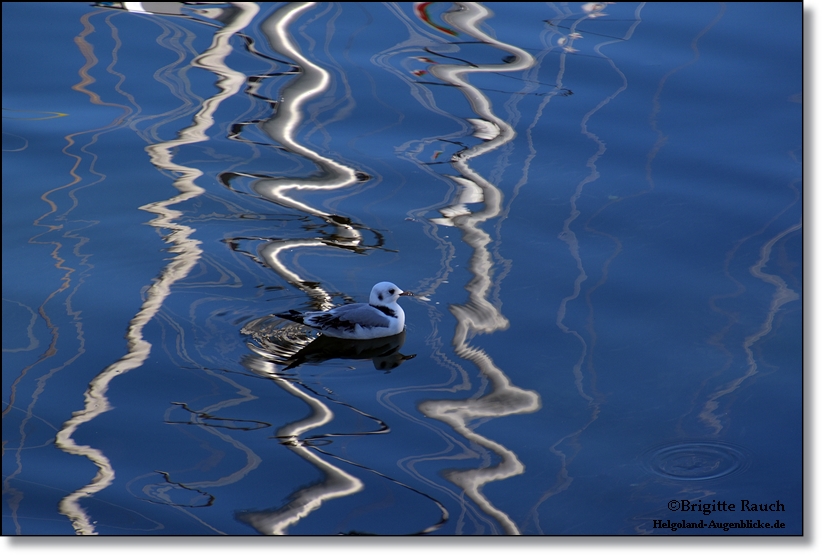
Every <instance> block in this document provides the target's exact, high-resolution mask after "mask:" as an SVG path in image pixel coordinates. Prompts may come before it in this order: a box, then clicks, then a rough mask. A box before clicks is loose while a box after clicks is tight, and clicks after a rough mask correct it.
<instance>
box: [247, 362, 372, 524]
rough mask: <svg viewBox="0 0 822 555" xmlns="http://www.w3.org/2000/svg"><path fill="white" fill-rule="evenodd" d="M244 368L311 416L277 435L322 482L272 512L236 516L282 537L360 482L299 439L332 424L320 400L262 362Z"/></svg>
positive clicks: (359, 486)
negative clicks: (268, 380) (303, 406)
mask: <svg viewBox="0 0 822 555" xmlns="http://www.w3.org/2000/svg"><path fill="white" fill-rule="evenodd" d="M245 364H246V365H247V366H248V367H249V368H250V369H251V370H252V371H254V372H255V373H257V374H260V375H265V376H267V377H269V378H271V379H272V380H273V381H274V383H276V384H277V385H278V386H280V387H281V388H283V389H284V390H285V391H286V392H287V393H289V394H290V395H293V396H294V397H296V398H298V399H300V400H302V401H303V402H304V403H306V404H307V405H308V406H309V407H310V409H311V412H310V414H309V415H308V416H307V417H305V418H303V419H302V420H299V421H296V422H292V423H291V424H288V425H285V426H282V427H281V428H280V429H279V430H277V432H276V436H277V437H278V438H279V439H280V442H281V444H282V445H285V446H286V447H287V448H288V449H289V450H291V451H292V452H293V453H295V454H296V455H298V456H300V457H302V458H303V459H305V460H306V461H307V462H308V463H309V464H311V465H312V466H314V467H315V468H316V469H317V470H319V471H320V472H321V473H322V474H323V475H324V480H323V481H322V482H321V483H319V484H314V485H312V486H309V487H307V488H304V489H302V490H299V491H297V492H295V493H294V494H292V495H291V496H290V497H291V501H290V502H289V503H288V504H287V505H285V506H284V507H281V508H279V509H276V510H272V511H250V512H246V513H241V514H240V515H238V518H239V519H240V520H243V521H244V522H247V523H249V524H250V525H251V526H253V527H254V528H255V529H256V530H257V531H258V532H260V533H261V534H267V535H284V534H287V533H288V528H289V527H291V526H293V525H295V524H297V523H298V522H299V521H300V520H302V519H304V518H305V517H307V516H308V515H309V514H311V513H312V512H314V511H316V510H317V509H319V508H320V507H322V505H323V504H324V503H325V502H326V501H330V500H332V499H336V498H339V497H346V496H349V495H353V494H354V493H357V492H358V491H360V490H362V489H363V487H364V485H363V483H362V481H361V480H360V479H359V478H357V477H355V476H352V475H351V474H349V473H347V472H345V471H344V470H342V469H340V468H339V467H336V466H334V465H333V464H331V463H329V462H328V461H326V460H325V459H323V458H322V457H320V456H319V455H318V454H317V452H316V451H315V450H314V449H312V448H310V447H308V446H306V445H305V443H304V442H303V441H302V440H301V439H300V436H302V435H304V434H306V433H308V432H310V431H311V430H313V429H316V428H318V427H320V426H323V425H325V424H327V423H328V422H331V420H333V418H334V412H333V411H331V410H330V409H329V408H328V406H326V405H325V403H323V402H322V401H320V400H319V399H317V398H315V397H312V396H311V395H309V394H308V393H306V392H305V391H303V390H302V389H301V388H300V387H299V386H298V385H297V384H294V383H292V382H291V381H289V380H286V379H283V378H282V377H280V376H279V375H278V374H277V368H276V366H275V365H274V364H272V363H270V362H267V361H264V360H262V359H251V360H247V361H246V362H245Z"/></svg>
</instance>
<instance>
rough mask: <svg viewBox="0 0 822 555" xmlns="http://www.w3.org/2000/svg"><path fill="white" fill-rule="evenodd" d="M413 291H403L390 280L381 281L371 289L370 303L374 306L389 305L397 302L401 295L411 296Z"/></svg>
mask: <svg viewBox="0 0 822 555" xmlns="http://www.w3.org/2000/svg"><path fill="white" fill-rule="evenodd" d="M413 295H414V294H413V293H412V292H411V291H403V290H402V289H400V288H399V287H397V286H396V285H394V284H393V283H391V282H390V281H381V282H380V283H378V284H377V285H375V286H374V288H373V289H372V290H371V298H370V299H369V301H368V302H369V303H370V304H372V305H374V306H388V305H390V304H394V303H396V302H397V299H399V298H400V297H411V296H413Z"/></svg>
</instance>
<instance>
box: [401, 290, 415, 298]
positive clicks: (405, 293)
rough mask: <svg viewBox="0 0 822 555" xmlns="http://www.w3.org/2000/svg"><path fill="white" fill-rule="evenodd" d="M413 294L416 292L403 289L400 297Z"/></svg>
mask: <svg viewBox="0 0 822 555" xmlns="http://www.w3.org/2000/svg"><path fill="white" fill-rule="evenodd" d="M413 296H414V293H412V292H411V291H403V292H402V293H400V297H413Z"/></svg>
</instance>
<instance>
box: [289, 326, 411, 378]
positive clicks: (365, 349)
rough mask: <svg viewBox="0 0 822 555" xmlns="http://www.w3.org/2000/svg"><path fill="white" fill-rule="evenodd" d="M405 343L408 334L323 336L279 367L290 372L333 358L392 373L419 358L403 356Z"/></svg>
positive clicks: (402, 332) (403, 332)
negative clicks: (357, 337)
mask: <svg viewBox="0 0 822 555" xmlns="http://www.w3.org/2000/svg"><path fill="white" fill-rule="evenodd" d="M403 343H405V330H403V331H401V332H400V333H398V334H396V335H391V336H389V337H378V338H375V339H364V340H359V341H351V340H347V339H339V338H337V337H328V336H327V335H321V336H320V337H318V338H317V339H315V340H314V341H312V342H311V343H309V344H308V345H306V346H305V347H303V348H302V349H300V350H299V351H298V352H297V353H295V354H293V355H292V356H290V357H288V359H286V360H284V361H282V362H281V363H279V364H288V366H286V367H285V368H284V370H291V369H292V368H295V367H297V366H299V365H300V364H303V363H306V362H307V363H309V364H320V363H321V362H325V361H326V360H331V359H332V358H343V359H371V361H372V362H373V363H374V368H376V369H377V370H385V371H390V370H393V369H394V368H396V367H397V366H399V365H400V364H402V363H403V362H405V361H406V360H410V359H412V358H414V357H415V356H417V355H404V354H402V353H401V352H400V347H402V345H403Z"/></svg>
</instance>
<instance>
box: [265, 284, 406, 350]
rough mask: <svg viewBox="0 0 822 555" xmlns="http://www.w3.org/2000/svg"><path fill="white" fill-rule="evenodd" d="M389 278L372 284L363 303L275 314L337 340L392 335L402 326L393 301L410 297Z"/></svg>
mask: <svg viewBox="0 0 822 555" xmlns="http://www.w3.org/2000/svg"><path fill="white" fill-rule="evenodd" d="M412 295H413V293H411V292H410V291H403V290H402V289H400V288H399V287H397V286H396V285H394V284H393V283H391V282H389V281H383V282H380V283H378V284H377V285H375V286H374V288H373V289H372V290H371V296H370V298H369V300H368V302H367V303H355V304H344V305H342V306H338V307H336V308H332V309H331V310H326V311H317V312H303V313H300V312H297V311H296V310H289V311H288V312H286V313H283V314H277V315H276V316H279V317H280V318H285V319H286V320H291V321H292V322H298V323H300V324H303V325H306V326H308V327H311V328H314V329H317V330H320V331H321V332H322V333H323V334H325V335H328V336H330V337H338V338H340V339H376V338H378V337H388V336H391V335H396V334H398V333H400V332H402V330H404V329H405V312H403V310H402V307H401V306H400V305H399V304H397V300H398V299H399V298H400V297H406V296H412Z"/></svg>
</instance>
